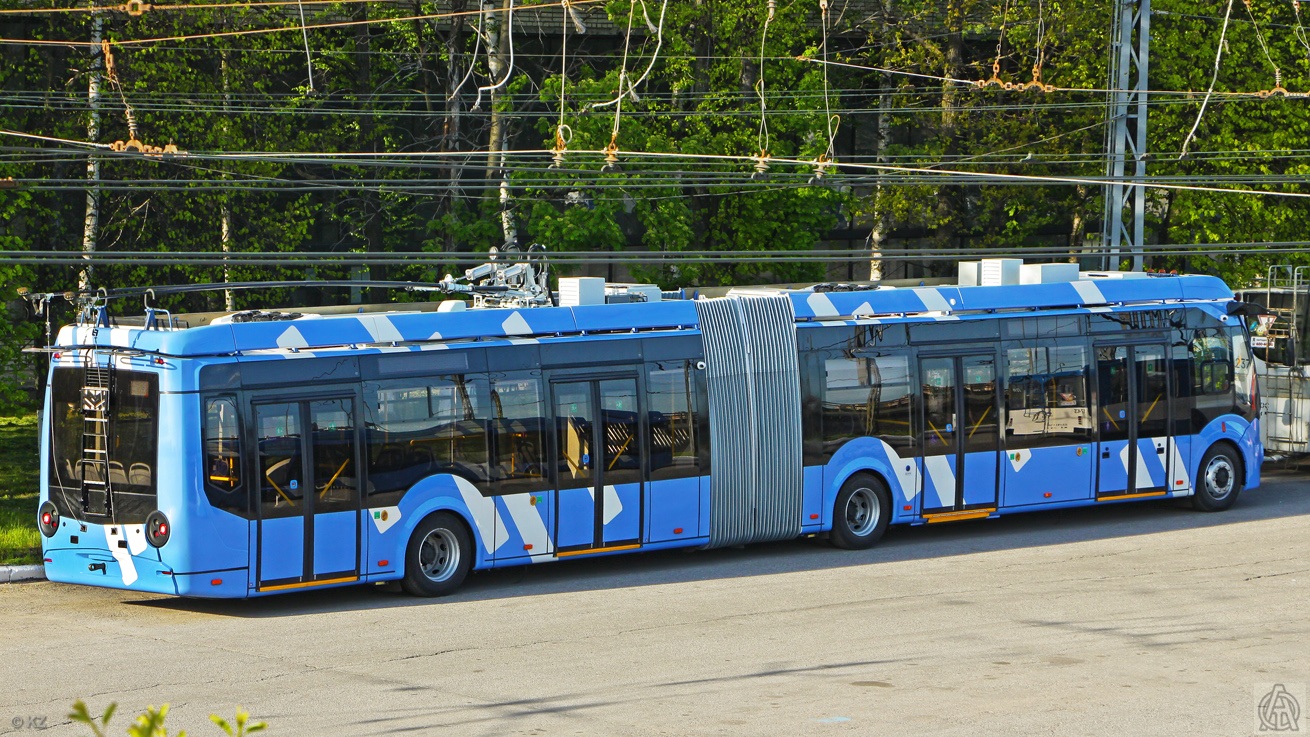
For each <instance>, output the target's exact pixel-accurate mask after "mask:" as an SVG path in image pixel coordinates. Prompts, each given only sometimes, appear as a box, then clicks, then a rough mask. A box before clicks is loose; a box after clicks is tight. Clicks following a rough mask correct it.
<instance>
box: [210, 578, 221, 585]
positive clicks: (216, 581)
mask: <svg viewBox="0 0 1310 737" xmlns="http://www.w3.org/2000/svg"><path fill="white" fill-rule="evenodd" d="M222 583H223V579H221V578H215V579H214V580H212V581H210V582H209V585H210V586H220V585H222Z"/></svg>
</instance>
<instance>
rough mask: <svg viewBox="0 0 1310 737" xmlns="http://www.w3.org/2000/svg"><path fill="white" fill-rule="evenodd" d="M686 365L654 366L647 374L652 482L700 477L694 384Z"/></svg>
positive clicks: (690, 368) (657, 364) (674, 363)
mask: <svg viewBox="0 0 1310 737" xmlns="http://www.w3.org/2000/svg"><path fill="white" fill-rule="evenodd" d="M692 371H693V369H692V367H691V365H690V364H689V363H688V362H687V361H666V362H663V363H655V364H651V365H650V367H649V368H648V370H647V373H646V400H647V403H646V416H647V418H648V419H647V428H646V429H647V433H648V440H647V442H648V444H649V446H650V478H651V480H656V479H675V478H682V477H685V476H699V475H701V471H700V464H699V462H698V460H697V454H696V417H695V413H694V411H693V409H692V408H693V407H694V406H695V405H694V395H695V389H694V386H695V381H694V377H693V375H692Z"/></svg>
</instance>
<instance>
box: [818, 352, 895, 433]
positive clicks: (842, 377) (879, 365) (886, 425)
mask: <svg viewBox="0 0 1310 737" xmlns="http://www.w3.org/2000/svg"><path fill="white" fill-rule="evenodd" d="M824 374H825V380H824V393H823V442H824V450H825V453H829V454H830V453H832V452H834V451H835V450H836V449H837V448H838V447H839V446H840V445H841V444H842V443H844V442H845V441H846V440H849V439H850V438H856V437H864V436H871V437H877V438H881V439H882V440H884V441H886V442H887V444H888V445H890V446H892V447H893V448H898V449H902V448H909V447H911V446H913V444H914V436H913V434H912V433H911V430H910V405H911V386H910V367H909V357H908V356H904V355H888V356H855V357H838V358H828V359H827V360H826V361H824ZM900 452H902V453H904V451H903V450H902V451H900Z"/></svg>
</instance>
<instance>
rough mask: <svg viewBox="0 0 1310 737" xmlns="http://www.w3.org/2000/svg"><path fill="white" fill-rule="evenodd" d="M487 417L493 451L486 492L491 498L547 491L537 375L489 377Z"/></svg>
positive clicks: (543, 411) (543, 408) (543, 421)
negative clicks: (491, 494)
mask: <svg viewBox="0 0 1310 737" xmlns="http://www.w3.org/2000/svg"><path fill="white" fill-rule="evenodd" d="M489 415H490V418H491V419H490V426H491V428H492V429H491V432H492V435H493V441H492V449H493V450H492V458H491V461H492V464H491V469H490V476H491V484H490V486H489V487H488V488H489V489H491V491H492V493H494V494H515V493H519V492H523V491H540V490H542V489H545V488H547V485H548V480H547V478H546V464H545V458H546V454H545V448H546V428H547V427H548V423H547V421H546V406H545V404H544V403H543V401H542V396H541V378H540V372H535V371H532V372H528V371H524V372H513V373H504V374H492V377H491V405H490V409H489Z"/></svg>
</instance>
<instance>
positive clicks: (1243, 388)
mask: <svg viewBox="0 0 1310 737" xmlns="http://www.w3.org/2000/svg"><path fill="white" fill-rule="evenodd" d="M1227 331H1228V337H1229V340H1230V342H1231V344H1232V346H1233V394H1234V396H1233V400H1234V406H1235V408H1236V410H1237V413H1238V414H1240V415H1242V416H1243V417H1245V418H1247V419H1248V420H1254V419H1255V416H1256V412H1257V411H1258V410H1259V407H1257V406H1256V405H1257V404H1258V401H1257V397H1258V392H1257V390H1256V384H1255V365H1254V362H1253V361H1252V360H1251V347H1250V345H1249V344H1248V343H1247V336H1246V332H1245V331H1244V330H1243V329H1242V328H1241V327H1240V326H1233V327H1230V328H1227Z"/></svg>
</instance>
